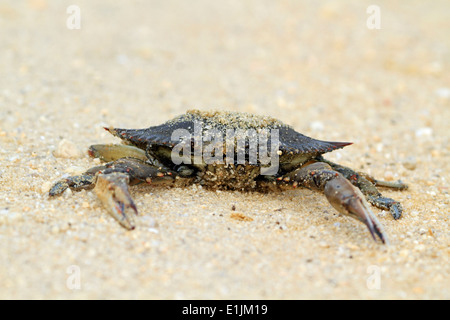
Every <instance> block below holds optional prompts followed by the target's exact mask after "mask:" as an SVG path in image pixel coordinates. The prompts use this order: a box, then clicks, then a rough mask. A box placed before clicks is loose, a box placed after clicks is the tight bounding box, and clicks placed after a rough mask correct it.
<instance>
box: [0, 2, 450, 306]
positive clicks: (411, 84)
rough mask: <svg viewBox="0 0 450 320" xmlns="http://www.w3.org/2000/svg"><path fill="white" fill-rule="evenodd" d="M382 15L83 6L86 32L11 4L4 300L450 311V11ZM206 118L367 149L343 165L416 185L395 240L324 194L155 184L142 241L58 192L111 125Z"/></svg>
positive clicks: (2, 151)
mask: <svg viewBox="0 0 450 320" xmlns="http://www.w3.org/2000/svg"><path fill="white" fill-rule="evenodd" d="M377 3H378V5H379V7H380V10H381V11H380V13H381V20H380V21H381V24H380V26H381V29H374V30H370V29H368V27H367V24H366V21H367V19H368V18H369V16H370V14H367V13H366V9H367V6H368V4H364V3H362V2H360V1H340V2H339V3H334V2H322V1H321V2H318V1H281V2H274V1H245V2H242V3H239V2H233V4H229V5H225V4H221V3H220V2H217V1H214V2H211V1H194V2H192V3H191V2H190V3H189V4H188V3H187V2H185V1H165V2H157V1H154V2H153V1H146V2H142V1H131V2H127V4H125V3H123V4H112V3H110V2H108V1H95V3H92V1H78V3H77V5H78V6H79V8H80V12H81V25H80V29H69V28H68V27H67V25H66V20H67V19H68V18H69V17H70V14H67V13H66V9H67V7H68V6H69V5H71V4H72V3H69V2H66V1H46V0H30V1H3V2H2V4H0V30H1V34H2V36H1V37H0V47H1V48H2V49H1V50H0V70H1V74H2V77H1V78H0V239H1V241H2V245H1V246H0V288H1V290H0V299H24V298H25V299H84V298H87V299H110V298H114V299H128V298H131V299H134V298H144V299H449V298H450V294H449V287H450V281H449V269H450V268H449V261H448V258H449V253H450V251H449V169H450V167H449V163H450V161H449V160H450V158H449V154H450V148H449V119H450V74H449V72H448V70H449V69H448V68H449V64H450V38H449V37H448V32H447V30H449V29H450V20H449V19H448V12H449V9H450V5H449V4H448V2H447V1H435V2H433V4H432V5H431V4H429V3H427V2H425V1H408V3H407V4H406V3H404V4H403V3H402V2H399V3H396V4H391V3H390V2H389V1H378V2H377ZM71 22H74V21H73V20H71ZM69 26H73V24H69ZM192 108H197V109H200V110H209V109H218V110H229V111H245V112H252V113H256V114H259V115H267V116H272V117H275V118H277V119H280V120H281V121H283V122H285V123H288V124H290V125H292V126H293V127H294V128H295V129H296V130H298V131H300V132H302V133H304V134H306V135H308V136H312V137H314V138H317V139H323V140H331V141H352V142H354V144H353V145H351V146H348V147H346V148H344V149H342V150H338V151H335V152H332V153H330V154H329V155H328V159H330V160H333V161H337V162H339V163H341V164H343V165H347V166H351V167H352V168H355V169H357V170H361V171H365V172H368V173H370V174H372V175H374V176H376V177H379V178H381V179H385V180H397V179H401V180H402V181H404V182H406V183H408V185H409V186H410V188H409V189H408V190H406V191H401V192H399V191H392V190H387V189H384V190H382V192H383V194H385V195H386V196H388V197H392V198H394V199H396V200H398V201H400V202H401V203H402V204H403V207H404V214H403V217H402V218H401V219H400V220H398V221H395V220H394V219H393V218H392V216H391V215H390V213H389V212H385V211H382V210H379V209H376V208H374V209H373V211H374V213H375V215H376V216H377V217H378V219H379V220H380V222H381V223H382V224H383V226H384V229H385V232H386V233H387V235H388V237H389V240H390V245H389V246H384V245H381V244H380V243H376V242H374V241H373V240H372V239H371V237H370V234H369V232H368V230H367V228H366V227H365V226H364V225H363V224H361V223H358V222H357V221H355V220H352V219H350V218H347V217H343V216H340V215H339V214H337V213H336V212H335V211H334V209H333V208H332V207H331V206H330V204H329V203H328V202H327V201H326V199H325V197H324V196H323V195H321V194H319V193H316V192H313V191H310V190H306V189H301V190H294V191H287V192H283V193H272V194H260V193H256V192H255V193H241V192H225V191H224V192H214V191H208V190H205V189H203V188H200V187H196V186H192V187H188V188H185V189H161V188H152V187H151V186H144V187H136V188H133V189H132V195H133V197H134V199H135V201H136V204H137V206H138V208H139V211H140V216H139V217H138V218H137V219H136V223H137V228H136V230H134V231H126V230H125V229H123V228H121V227H120V226H119V225H118V224H117V223H116V221H114V220H113V219H112V218H111V217H110V216H109V215H107V213H106V212H105V211H104V210H103V209H102V207H101V205H100V203H99V201H98V200H97V199H96V196H95V194H94V193H93V192H92V191H81V192H66V193H65V194H64V195H63V196H61V197H58V198H56V199H49V197H48V195H47V192H48V190H49V188H50V186H51V184H52V183H53V182H55V181H57V180H58V179H60V178H61V177H63V176H68V175H74V174H77V173H80V172H83V171H84V170H86V169H87V168H90V167H92V166H95V165H98V161H96V160H93V159H92V158H89V157H88V155H87V153H86V150H87V148H88V147H89V146H90V145H91V144H97V143H111V142H118V141H117V139H115V138H114V137H112V136H111V135H109V134H108V132H106V131H105V130H104V129H103V127H104V126H107V127H109V126H115V127H123V128H144V127H148V126H150V125H156V124H160V123H161V122H163V121H166V120H168V119H170V118H172V117H174V116H177V115H179V114H182V113H184V112H185V111H186V110H187V109H192ZM232 208H235V209H234V210H233V209H232Z"/></svg>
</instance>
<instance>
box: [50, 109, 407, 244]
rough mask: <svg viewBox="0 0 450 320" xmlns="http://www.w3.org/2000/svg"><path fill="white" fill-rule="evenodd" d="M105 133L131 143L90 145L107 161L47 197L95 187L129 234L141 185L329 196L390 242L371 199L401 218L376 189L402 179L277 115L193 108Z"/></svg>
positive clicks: (59, 185) (93, 153)
mask: <svg viewBox="0 0 450 320" xmlns="http://www.w3.org/2000/svg"><path fill="white" fill-rule="evenodd" d="M105 129H106V130H108V131H109V132H110V133H111V134H113V135H114V136H116V137H119V138H121V139H122V140H123V141H124V142H125V144H112V145H103V144H100V145H93V146H91V147H90V148H89V154H90V155H91V156H92V157H96V158H100V159H101V160H103V161H107V163H105V164H104V165H102V166H97V167H94V168H91V169H89V170H87V171H86V172H85V173H84V174H82V175H78V176H72V177H68V178H64V179H62V180H60V181H58V182H57V183H55V184H54V185H53V187H52V188H51V189H50V192H49V194H50V196H55V195H59V194H61V193H63V192H64V190H66V189H67V188H71V189H82V188H90V187H94V186H95V189H94V191H95V193H96V194H97V196H98V198H99V199H100V200H101V202H102V203H103V205H104V206H105V207H106V209H107V210H108V212H109V213H110V214H111V215H112V216H113V217H114V218H115V219H116V220H117V221H118V222H119V223H120V224H121V225H122V226H123V227H125V228H127V229H130V230H131V229H134V228H135V224H134V218H133V215H134V214H137V208H136V205H135V204H134V202H133V199H132V198H131V196H130V194H129V191H128V185H130V184H135V183H137V182H146V183H151V184H152V185H166V186H174V187H183V186H187V185H189V184H193V183H198V184H201V185H203V186H205V187H208V188H211V189H224V190H255V191H272V190H287V189H293V188H296V187H306V188H310V189H314V190H318V191H323V192H324V194H325V196H326V197H327V199H328V201H329V202H330V204H331V205H332V206H333V207H334V208H335V209H336V210H337V211H339V212H340V213H343V214H345V215H348V216H350V217H353V218H355V219H357V220H359V221H361V222H363V223H364V224H365V225H366V226H367V227H368V229H369V231H370V233H371V235H372V237H373V238H374V239H375V240H376V236H378V237H379V238H380V240H381V241H382V242H383V243H385V242H387V237H386V235H385V233H384V232H383V229H382V227H381V225H380V223H379V222H378V220H377V219H376V217H375V216H374V214H373V213H372V211H371V209H370V206H369V205H368V203H367V202H370V203H371V204H372V205H374V206H376V207H378V208H382V209H385V210H389V211H390V212H391V213H392V215H393V217H394V219H398V218H400V216H401V213H402V207H401V205H400V203H399V202H397V201H395V200H393V199H390V198H386V197H383V196H382V195H381V193H380V192H379V191H378V190H377V188H376V186H383V187H390V188H395V189H405V188H407V186H406V185H405V184H403V183H402V182H401V181H398V182H385V181H379V180H376V179H374V178H372V177H370V176H368V175H366V174H362V173H358V172H356V171H354V170H352V169H350V168H347V167H344V166H341V165H338V164H335V163H332V162H330V161H328V160H325V159H324V158H323V157H322V154H323V153H326V152H329V151H332V150H335V149H339V148H342V147H345V146H347V145H349V144H351V143H347V142H328V141H320V140H315V139H312V138H309V137H307V136H304V135H302V134H300V133H298V132H296V131H295V130H293V129H292V128H291V127H290V126H288V125H285V124H283V123H282V122H280V121H278V120H276V119H274V118H271V117H262V116H256V115H252V114H247V113H239V112H218V111H215V112H203V111H197V110H191V111H188V112H187V113H186V114H183V115H181V116H179V117H176V118H174V119H172V120H169V121H167V122H165V123H163V124H161V125H159V126H154V127H150V128H147V129H118V128H105ZM224 136H226V141H224V140H223V137H224ZM219 138H220V139H219ZM269 138H270V139H269ZM255 141H256V142H258V143H259V146H258V145H255V144H254V143H253V142H255ZM258 147H259V148H258ZM269 150H270V152H271V157H269V161H267V159H268V155H267V153H268V152H269ZM270 160H272V163H271V162H270ZM366 200H367V201H366Z"/></svg>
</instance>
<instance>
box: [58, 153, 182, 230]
mask: <svg viewBox="0 0 450 320" xmlns="http://www.w3.org/2000/svg"><path fill="white" fill-rule="evenodd" d="M176 175H177V173H176V172H173V171H171V170H168V169H163V168H161V167H155V166H153V165H151V164H148V163H146V162H144V161H142V160H140V159H136V158H121V159H118V160H116V161H113V162H110V163H107V164H105V165H104V166H98V167H94V168H92V169H89V170H88V171H86V172H85V173H84V174H83V175H80V176H73V177H68V178H65V179H62V180H60V181H58V182H57V183H55V185H54V186H53V187H52V188H51V189H50V192H49V195H50V196H56V195H59V194H61V193H62V192H63V191H64V190H65V189H67V188H71V189H79V188H81V187H85V188H86V187H89V186H90V187H92V186H94V185H95V188H94V192H95V193H96V194H97V197H98V198H99V200H100V201H101V202H102V203H103V205H104V206H105V208H106V210H107V211H108V212H109V214H111V216H112V217H113V218H114V219H116V220H117V221H118V222H119V223H120V224H121V225H122V226H123V227H124V228H126V229H128V230H132V229H134V228H135V224H134V215H136V214H137V213H138V211H137V208H136V205H135V203H134V201H133V199H132V198H131V195H130V192H129V190H128V186H129V185H130V184H131V183H135V182H139V181H145V182H147V183H152V182H153V183H156V184H171V183H173V182H174V181H175V177H176Z"/></svg>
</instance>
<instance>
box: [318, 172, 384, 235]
mask: <svg viewBox="0 0 450 320" xmlns="http://www.w3.org/2000/svg"><path fill="white" fill-rule="evenodd" d="M324 193H325V196H326V197H327V199H328V201H329V202H330V204H331V205H332V206H333V207H334V208H335V209H336V210H337V211H339V212H340V213H342V214H345V215H347V216H350V217H352V218H355V219H357V220H359V221H361V222H363V223H364V224H365V225H366V226H367V228H368V229H369V231H370V234H371V235H372V237H373V239H374V240H376V236H378V237H379V238H380V240H381V241H382V242H383V243H387V242H388V239H387V237H386V234H385V233H384V232H383V229H382V227H381V224H380V223H379V222H378V220H377V218H376V217H375V215H374V214H373V213H372V211H371V210H370V208H369V205H368V203H367V201H366V199H365V197H364V195H363V194H362V193H361V191H360V190H359V189H358V188H356V187H354V186H353V185H352V184H351V183H350V182H349V181H348V180H347V179H345V178H344V177H343V176H342V175H341V174H339V175H337V176H336V177H335V178H334V179H331V180H329V181H328V182H327V183H326V185H325V189H324Z"/></svg>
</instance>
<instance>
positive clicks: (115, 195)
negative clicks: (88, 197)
mask: <svg viewBox="0 0 450 320" xmlns="http://www.w3.org/2000/svg"><path fill="white" fill-rule="evenodd" d="M128 183H129V178H128V176H127V175H125V174H123V173H119V172H115V173H109V174H99V175H97V183H96V185H95V189H94V191H95V193H96V194H97V197H98V198H99V199H100V201H101V202H102V203H103V205H104V206H105V207H106V209H107V210H108V212H109V213H110V214H111V215H112V217H113V218H114V219H116V220H117V221H118V222H119V223H120V224H121V225H122V226H123V227H125V228H126V229H128V230H133V229H134V228H135V225H134V217H133V215H134V214H136V215H137V213H138V212H137V208H136V205H135V204H134V202H133V199H132V198H131V196H130V193H129V191H128ZM130 209H131V210H130ZM130 211H133V212H130Z"/></svg>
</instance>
